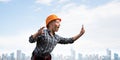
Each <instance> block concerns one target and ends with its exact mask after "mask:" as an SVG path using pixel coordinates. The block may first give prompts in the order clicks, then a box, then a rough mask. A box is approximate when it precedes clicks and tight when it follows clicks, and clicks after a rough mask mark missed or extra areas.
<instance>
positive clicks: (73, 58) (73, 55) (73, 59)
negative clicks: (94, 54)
mask: <svg viewBox="0 0 120 60" xmlns="http://www.w3.org/2000/svg"><path fill="white" fill-rule="evenodd" d="M75 57H76V55H75V50H73V49H71V60H75Z"/></svg>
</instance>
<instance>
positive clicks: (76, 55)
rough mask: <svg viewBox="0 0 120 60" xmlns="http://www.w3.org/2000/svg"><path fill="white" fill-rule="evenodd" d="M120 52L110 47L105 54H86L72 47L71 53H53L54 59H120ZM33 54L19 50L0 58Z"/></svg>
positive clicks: (25, 58) (27, 58)
mask: <svg viewBox="0 0 120 60" xmlns="http://www.w3.org/2000/svg"><path fill="white" fill-rule="evenodd" d="M119 55H120V54H118V53H114V55H112V51H111V50H110V49H106V52H105V55H99V54H86V55H83V54H81V53H80V52H79V53H76V51H75V50H73V49H71V52H70V55H66V56H64V55H63V54H58V55H54V54H52V60H120V56H119ZM30 58H31V56H27V55H26V54H25V53H23V51H22V50H17V51H16V54H15V53H14V52H11V53H10V54H8V53H6V54H4V53H3V54H2V55H0V60H30Z"/></svg>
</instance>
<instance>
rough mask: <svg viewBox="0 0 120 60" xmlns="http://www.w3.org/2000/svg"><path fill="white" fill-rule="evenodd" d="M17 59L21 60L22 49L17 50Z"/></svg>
mask: <svg viewBox="0 0 120 60" xmlns="http://www.w3.org/2000/svg"><path fill="white" fill-rule="evenodd" d="M17 60H21V50H17Z"/></svg>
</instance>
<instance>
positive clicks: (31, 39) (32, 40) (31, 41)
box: [29, 35, 36, 43]
mask: <svg viewBox="0 0 120 60" xmlns="http://www.w3.org/2000/svg"><path fill="white" fill-rule="evenodd" d="M35 41H36V40H35V39H33V37H32V35H31V36H30V37H29V42H30V43H34V42H35Z"/></svg>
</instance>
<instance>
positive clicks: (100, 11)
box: [0, 0, 120, 55]
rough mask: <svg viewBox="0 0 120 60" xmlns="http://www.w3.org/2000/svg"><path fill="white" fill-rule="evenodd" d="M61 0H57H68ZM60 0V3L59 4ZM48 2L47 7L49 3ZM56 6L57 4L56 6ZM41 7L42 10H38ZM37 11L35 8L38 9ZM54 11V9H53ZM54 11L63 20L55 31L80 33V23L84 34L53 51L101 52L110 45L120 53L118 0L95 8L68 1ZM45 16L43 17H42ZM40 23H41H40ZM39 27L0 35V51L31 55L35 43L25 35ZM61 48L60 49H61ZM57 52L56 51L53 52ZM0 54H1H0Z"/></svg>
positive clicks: (46, 2) (119, 5) (61, 0)
mask: <svg viewBox="0 0 120 60" xmlns="http://www.w3.org/2000/svg"><path fill="white" fill-rule="evenodd" d="M40 1H42V2H43V3H42V4H49V5H51V4H50V3H51V2H52V0H49V1H47V0H46V1H43V0H37V1H36V3H40ZM67 1H68V0H66V1H63V0H60V2H64V3H65V2H67ZM60 2H59V3H60ZM49 5H48V6H49ZM58 7H59V6H58ZM39 10H41V9H39ZM39 10H37V11H39ZM54 10H55V11H56V10H57V7H56V9H54ZM56 14H57V15H58V16H59V17H60V18H61V19H62V22H61V27H60V30H59V32H57V34H59V35H61V36H64V37H72V36H74V35H76V34H78V33H79V32H80V29H81V26H82V24H83V25H84V27H85V30H86V32H85V34H84V35H83V36H82V37H81V38H80V39H78V40H77V41H75V42H74V43H73V44H68V45H57V46H56V48H55V49H54V51H53V52H52V53H53V54H64V53H65V54H67V53H68V54H69V52H70V51H71V48H72V49H74V50H75V51H76V52H77V53H82V54H94V53H95V54H104V55H105V53H106V49H107V48H109V49H110V50H111V51H112V52H116V53H119V54H120V48H119V47H120V44H119V43H120V27H119V26H120V2H119V0H113V1H112V2H109V3H106V4H104V5H100V6H97V7H95V8H89V7H88V6H86V5H77V4H75V3H72V2H70V3H67V4H65V5H64V6H62V8H61V9H60V11H59V12H56ZM45 17H46V16H44V18H45ZM39 25H40V24H39ZM37 29H39V28H36V27H35V28H33V27H31V28H28V29H25V30H20V31H18V32H17V34H14V35H11V36H0V40H1V42H0V52H2V53H10V52H16V50H18V49H21V50H22V51H23V52H24V53H26V54H27V55H31V53H32V51H33V49H34V48H35V43H33V44H30V43H29V42H28V37H29V36H30V35H31V34H34V33H35V32H36V31H37ZM61 48H62V49H61ZM56 52H57V53H56ZM0 54H1V53H0Z"/></svg>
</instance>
